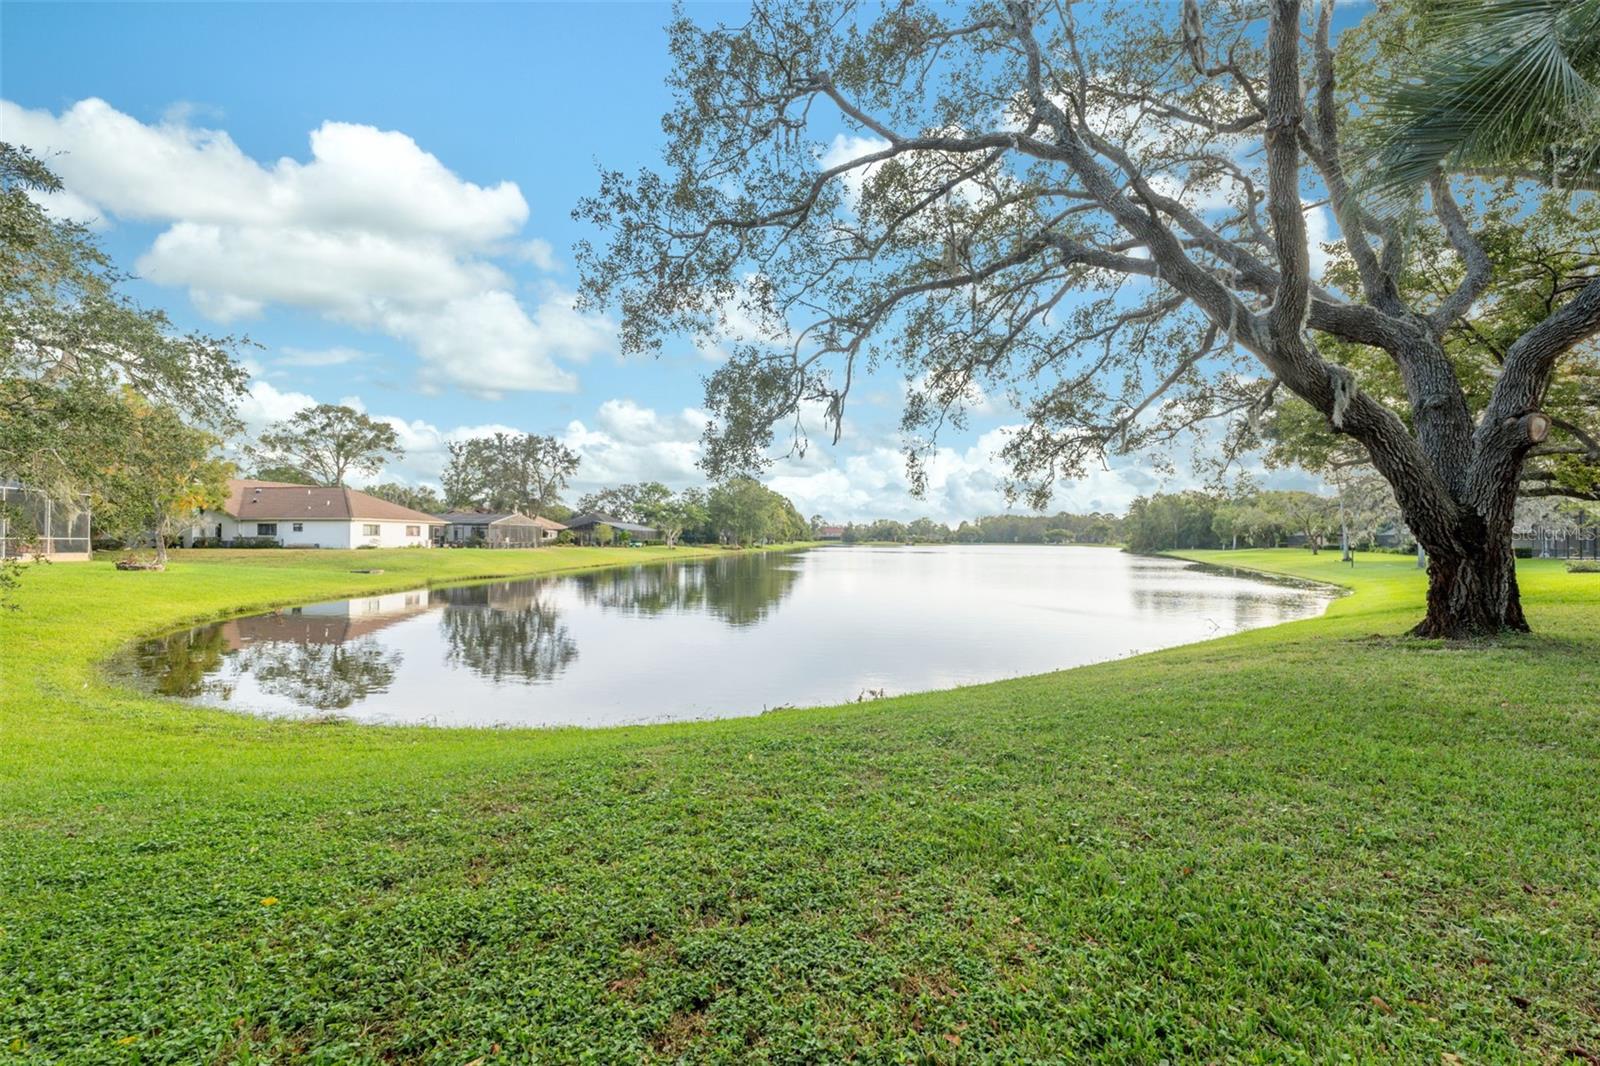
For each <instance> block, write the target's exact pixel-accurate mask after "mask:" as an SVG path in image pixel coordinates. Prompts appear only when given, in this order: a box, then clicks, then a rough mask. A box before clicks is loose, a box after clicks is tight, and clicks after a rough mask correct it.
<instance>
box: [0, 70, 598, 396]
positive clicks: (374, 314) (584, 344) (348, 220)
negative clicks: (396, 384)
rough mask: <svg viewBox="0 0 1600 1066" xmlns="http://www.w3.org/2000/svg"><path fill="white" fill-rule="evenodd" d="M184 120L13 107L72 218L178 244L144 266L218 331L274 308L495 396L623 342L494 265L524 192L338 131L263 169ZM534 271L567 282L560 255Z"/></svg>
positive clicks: (329, 129)
mask: <svg viewBox="0 0 1600 1066" xmlns="http://www.w3.org/2000/svg"><path fill="white" fill-rule="evenodd" d="M191 117H192V115H191V113H189V112H181V111H180V112H177V113H174V114H169V116H168V117H167V118H166V119H164V120H162V121H161V122H159V123H155V124H146V123H143V122H140V121H139V120H137V119H135V118H133V117H131V116H129V115H126V114H123V113H122V112H120V111H117V110H116V109H115V108H113V107H112V106H111V105H109V104H107V103H106V102H105V101H103V100H98V99H88V100H82V101H79V102H78V103H76V104H74V105H73V106H71V107H70V108H68V109H66V110H65V111H63V112H61V113H60V114H59V115H56V114H52V113H51V112H49V111H43V110H38V111H35V110H28V109H25V108H22V107H19V106H17V105H15V104H13V103H10V102H0V125H4V127H5V129H6V131H7V136H8V138H9V139H12V140H15V141H18V142H20V143H22V144H25V145H27V146H29V147H31V148H33V149H34V150H35V151H36V152H38V153H39V154H40V155H41V156H43V157H45V158H47V159H48V160H49V161H50V162H51V165H52V166H53V167H55V168H56V170H57V171H58V172H59V173H60V176H61V178H62V180H63V182H64V184H65V185H66V190H67V192H66V195H65V197H64V198H63V199H62V200H61V204H60V206H61V208H62V209H63V210H64V211H65V212H66V213H68V214H70V215H71V216H72V217H75V218H86V217H93V218H106V217H110V218H117V219H128V220H134V221H141V222H148V223H155V224H158V225H164V226H166V229H165V230H164V231H163V232H162V233H161V234H160V235H159V236H158V237H157V238H156V239H155V241H154V243H153V244H152V245H151V247H150V248H149V250H148V251H146V253H145V254H144V255H143V256H141V257H140V259H139V260H138V263H137V264H136V267H137V269H138V271H139V272H140V273H141V274H142V275H144V276H145V277H146V278H148V279H149V280H151V281H153V282H156V283H157V284H162V285H172V286H175V287H182V288H186V289H188V291H189V295H190V298H191V299H192V301H193V302H194V304H195V307H196V308H197V309H198V310H199V311H200V312H201V313H202V314H204V315H206V316H207V317H209V318H212V319H214V320H216V321H218V322H223V323H227V322H232V321H236V320H239V319H247V318H251V317H254V316H257V315H260V314H262V313H263V312H264V311H265V310H266V309H267V308H269V307H271V306H285V307H294V308H300V309H304V310H309V311H312V312H314V313H317V314H319V315H322V316H324V317H325V318H328V319H330V320H332V321H335V322H339V323H342V324H345V325H350V326H353V327H356V328H358V329H363V330H375V331H378V332H382V333H385V334H387V335H389V336H391V337H394V338H396V339H398V340H401V341H403V342H405V343H406V344H408V345H410V346H411V347H412V349H413V350H414V351H415V352H416V353H417V355H418V356H419V357H420V358H421V359H422V361H423V364H424V372H423V378H424V381H425V383H427V384H430V385H433V386H442V385H453V386H457V387H460V388H463V389H465V390H467V391H471V392H475V393H479V394H483V395H498V394H500V393H502V392H504V391H508V390H527V391H569V390H571V389H573V388H575V387H576V379H575V377H574V376H573V374H572V373H571V371H569V370H567V369H565V368H564V367H562V366H560V365H559V364H558V361H573V360H576V361H581V360H584V359H587V358H589V357H590V356H592V355H593V354H595V353H596V352H599V351H606V350H609V349H610V348H611V347H612V346H613V337H614V332H615V330H614V326H613V324H612V323H611V322H610V321H609V320H607V319H605V318H603V317H599V316H591V315H584V314H580V313H579V312H578V311H577V310H576V309H575V308H574V296H573V293H572V292H570V291H569V290H566V289H562V288H560V287H557V286H553V285H551V286H545V287H543V288H541V289H540V290H539V292H538V303H537V305H536V306H535V307H534V308H533V310H532V311H531V313H530V311H529V310H528V309H526V308H525V307H524V306H523V305H522V303H521V302H520V301H519V300H518V299H517V297H516V296H515V294H514V293H515V286H514V283H513V281H512V279H511V278H510V277H508V276H507V274H506V273H505V271H503V270H502V269H501V268H500V267H499V266H498V265H496V263H495V262H494V257H495V256H497V255H499V254H501V253H502V252H504V250H505V249H506V248H507V247H510V246H511V245H510V243H509V242H513V241H514V239H515V238H516V237H517V234H518V233H519V231H520V230H521V228H522V226H523V224H524V223H525V222H526V221H527V217H528V204H527V202H526V201H525V200H524V199H523V196H522V193H521V191H520V190H519V189H518V188H517V186H516V185H515V184H514V183H512V182H509V181H501V182H499V183H498V184H495V185H490V186H482V185H477V184H475V183H473V182H470V181H467V180H465V179H463V178H461V177H459V176H458V175H456V174H455V173H453V172H452V171H451V170H450V169H449V168H448V167H446V166H445V165H444V163H442V162H441V161H440V160H439V159H438V158H436V157H435V156H433V155H431V154H430V153H428V152H427V151H425V150H423V148H422V147H421V146H419V145H418V144H417V143H416V142H415V141H414V140H412V139H411V138H410V137H409V136H407V135H405V134H404V133H400V132H396V131H393V130H380V129H376V128H374V127H372V126H364V125H356V124H352V123H345V122H331V121H330V122H324V123H323V124H322V125H321V126H319V127H318V128H317V129H315V130H313V131H311V133H310V153H311V154H310V158H309V160H307V161H303V162H302V161H300V160H297V159H291V158H283V159H279V160H276V161H274V162H271V163H263V162H260V161H257V160H255V159H253V158H251V157H250V156H249V155H247V154H245V153H244V152H243V151H242V150H241V149H240V148H239V146H238V145H237V144H235V143H234V142H233V140H232V138H230V137H229V136H228V134H227V133H226V132H223V131H221V130H213V129H205V128H201V127H197V126H194V125H191V124H190V122H191ZM520 248H521V251H520V254H519V253H515V252H514V253H513V254H517V255H518V257H519V258H525V259H527V260H529V261H531V262H533V263H534V265H535V266H537V267H539V268H541V269H551V268H553V267H555V266H556V263H555V260H554V255H553V252H552V250H551V249H550V246H549V244H548V243H547V242H543V241H540V240H538V239H533V240H531V241H527V242H525V243H523V244H522V245H521V246H520Z"/></svg>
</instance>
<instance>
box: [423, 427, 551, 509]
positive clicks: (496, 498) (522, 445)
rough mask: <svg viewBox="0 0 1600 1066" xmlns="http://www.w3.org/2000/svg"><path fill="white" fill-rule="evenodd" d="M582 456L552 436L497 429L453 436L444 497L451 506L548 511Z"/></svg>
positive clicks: (446, 468)
mask: <svg viewBox="0 0 1600 1066" xmlns="http://www.w3.org/2000/svg"><path fill="white" fill-rule="evenodd" d="M578 462H579V458H578V453H577V452H575V451H573V450H572V449H571V448H569V447H567V446H566V445H565V444H562V443H561V442H560V441H559V440H557V439H556V438H555V437H550V436H539V435H537V434H532V433H494V434H491V435H489V436H487V437H473V438H472V439H470V440H464V441H452V442H451V443H450V459H449V462H448V463H447V464H446V466H445V470H444V477H443V479H442V480H443V482H444V497H445V501H446V503H448V504H449V505H450V506H451V507H486V508H488V509H489V510H491V511H519V512H521V513H523V514H528V515H532V514H541V513H546V512H548V511H550V510H551V509H553V508H555V507H557V506H559V504H560V500H561V492H562V490H563V489H565V488H566V487H567V483H568V482H569V481H571V480H572V476H573V475H574V474H576V473H577V472H578Z"/></svg>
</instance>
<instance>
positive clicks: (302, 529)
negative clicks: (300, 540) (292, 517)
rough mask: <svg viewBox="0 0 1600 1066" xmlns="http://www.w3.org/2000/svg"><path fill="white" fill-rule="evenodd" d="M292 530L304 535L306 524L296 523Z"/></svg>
mask: <svg viewBox="0 0 1600 1066" xmlns="http://www.w3.org/2000/svg"><path fill="white" fill-rule="evenodd" d="M292 528H293V529H294V531H295V532H296V533H304V532H305V531H306V524H305V523H304V522H296V523H295V524H294V526H293V527H292Z"/></svg>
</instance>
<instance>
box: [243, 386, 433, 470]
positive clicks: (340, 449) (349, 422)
mask: <svg viewBox="0 0 1600 1066" xmlns="http://www.w3.org/2000/svg"><path fill="white" fill-rule="evenodd" d="M251 455H252V457H253V458H254V459H255V461H256V463H257V464H258V465H262V466H269V467H270V466H286V467H289V468H291V469H293V470H298V471H301V472H302V473H304V474H305V475H306V476H307V477H309V478H311V479H313V480H314V481H315V483H316V484H319V485H343V484H344V481H345V478H346V477H347V476H348V475H350V474H368V475H371V474H376V473H378V472H379V471H380V470H382V469H383V468H384V466H385V465H386V464H387V463H388V462H389V461H390V460H391V459H399V458H401V457H402V456H404V455H405V450H404V449H403V448H401V447H400V437H399V435H398V434H397V433H395V431H394V427H393V426H391V425H390V424H389V423H387V422H384V421H382V420H380V419H376V418H373V417H372V416H371V415H368V414H366V413H365V412H363V411H357V410H356V409H355V408H353V407H347V406H345V405H344V404H336V403H319V404H316V405H314V406H311V407H305V408H302V409H300V410H299V411H296V412H295V413H294V414H293V415H291V416H290V417H289V418H286V419H284V420H283V421H281V422H274V423H273V424H272V425H270V426H268V427H267V428H266V429H264V430H262V432H261V435H260V437H259V438H257V442H256V445H255V447H254V448H253V449H251Z"/></svg>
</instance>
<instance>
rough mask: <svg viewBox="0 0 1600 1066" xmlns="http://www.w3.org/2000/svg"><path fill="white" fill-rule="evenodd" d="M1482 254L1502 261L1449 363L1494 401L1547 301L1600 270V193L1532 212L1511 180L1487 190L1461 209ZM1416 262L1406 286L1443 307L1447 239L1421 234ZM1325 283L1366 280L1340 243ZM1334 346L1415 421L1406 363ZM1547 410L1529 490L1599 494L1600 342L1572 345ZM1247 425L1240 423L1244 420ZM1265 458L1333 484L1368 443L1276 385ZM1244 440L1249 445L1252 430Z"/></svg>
mask: <svg viewBox="0 0 1600 1066" xmlns="http://www.w3.org/2000/svg"><path fill="white" fill-rule="evenodd" d="M1462 210H1463V212H1464V214H1465V215H1466V217H1468V218H1469V219H1470V220H1471V221H1472V223H1473V225H1474V226H1475V227H1476V230H1477V233H1478V235H1479V240H1480V242H1481V243H1482V245H1483V247H1484V249H1485V251H1486V253H1487V254H1488V255H1489V257H1490V258H1491V259H1493V260H1494V262H1495V263H1497V264H1498V265H1499V271H1498V278H1499V280H1498V282H1497V284H1496V287H1495V290H1494V295H1495V298H1494V299H1493V300H1491V301H1486V302H1485V303H1483V304H1482V305H1480V306H1479V308H1478V309H1477V311H1476V313H1475V314H1473V315H1472V316H1471V317H1470V318H1463V319H1461V320H1459V321H1458V322H1457V323H1455V324H1454V325H1453V326H1452V327H1451V328H1450V329H1448V330H1446V331H1445V333H1444V335H1443V344H1444V351H1445V354H1446V355H1447V357H1448V358H1449V360H1450V364H1451V369H1452V371H1453V372H1454V374H1455V377H1456V379H1457V380H1458V381H1459V382H1460V384H1461V386H1462V388H1463V390H1464V391H1465V393H1466V395H1467V398H1468V403H1469V405H1470V406H1471V407H1472V408H1473V409H1479V408H1481V407H1482V406H1483V405H1484V404H1487V403H1488V401H1489V397H1490V394H1491V393H1492V391H1493V389H1494V387H1495V383H1496V381H1497V380H1498V378H1499V375H1500V372H1501V368H1502V367H1503V366H1504V364H1505V361H1506V358H1507V355H1508V352H1509V350H1510V348H1511V346H1512V345H1513V344H1515V343H1516V341H1517V338H1518V337H1520V336H1522V335H1523V334H1524V333H1526V332H1527V331H1528V330H1530V329H1532V328H1533V327H1534V326H1535V325H1536V324H1537V323H1538V322H1539V321H1540V320H1542V319H1543V318H1544V317H1545V316H1546V315H1547V314H1548V313H1549V309H1550V308H1551V307H1552V306H1554V305H1555V304H1557V303H1559V302H1560V300H1561V299H1562V298H1563V297H1564V296H1565V295H1566V294H1568V293H1569V292H1571V291H1572V290H1573V289H1574V288H1575V287H1577V286H1580V285H1583V284H1585V283H1586V282H1587V280H1588V279H1589V278H1590V277H1593V276H1596V275H1600V201H1597V200H1595V199H1593V198H1588V199H1580V200H1577V201H1572V202H1569V201H1566V200H1561V199H1549V200H1546V201H1544V202H1542V203H1539V204H1538V205H1537V206H1535V207H1534V208H1532V209H1531V210H1530V209H1529V208H1528V205H1527V202H1526V200H1525V199H1524V198H1523V197H1522V196H1521V195H1520V194H1519V192H1518V190H1517V188H1516V186H1515V185H1514V184H1509V183H1508V184H1504V185H1500V186H1497V187H1495V188H1494V189H1492V190H1489V191H1488V192H1486V193H1485V194H1484V195H1483V196H1482V197H1481V198H1479V199H1478V200H1477V201H1476V202H1474V203H1469V204H1466V205H1463V208H1462ZM1411 249H1412V258H1411V260H1410V261H1409V262H1408V263H1407V265H1406V269H1405V270H1404V271H1403V272H1401V273H1400V275H1399V283H1400V286H1401V289H1402V292H1403V293H1404V294H1405V295H1406V296H1407V297H1408V298H1410V299H1413V300H1416V301H1418V302H1423V303H1434V304H1437V303H1440V302H1442V301H1444V300H1445V299H1446V298H1448V297H1449V295H1450V293H1451V292H1452V291H1453V290H1454V289H1455V288H1456V287H1457V286H1459V285H1460V283H1461V281H1462V273H1463V271H1462V269H1461V268H1460V267H1459V266H1457V265H1455V264H1454V262H1453V260H1451V258H1450V257H1449V255H1448V248H1447V247H1446V245H1445V240H1444V237H1443V236H1442V235H1441V234H1438V233H1428V232H1420V233H1418V234H1417V235H1416V237H1415V239H1414V241H1413V243H1412V245H1411ZM1327 280H1328V283H1329V284H1332V285H1336V286H1339V287H1350V286H1359V285H1360V278H1359V272H1358V270H1357V268H1356V266H1355V264H1354V263H1353V262H1352V261H1351V259H1350V256H1349V255H1348V254H1347V252H1345V251H1344V250H1343V246H1339V247H1337V248H1336V249H1335V253H1334V254H1333V256H1332V257H1331V260H1330V264H1329V269H1328V272H1327ZM1325 345H1326V348H1327V350H1328V351H1329V352H1330V353H1331V354H1333V355H1335V356H1337V358H1338V359H1339V361H1340V362H1341V363H1342V364H1343V365H1345V366H1348V367H1350V368H1351V369H1352V370H1353V371H1355V372H1356V373H1357V374H1359V375H1360V377H1361V379H1362V382H1363V385H1364V387H1365V388H1366V389H1367V391H1368V393H1369V395H1371V396H1372V397H1373V398H1374V399H1375V400H1377V401H1378V402H1380V403H1382V404H1383V405H1384V406H1385V407H1387V408H1388V409H1389V410H1390V411H1391V412H1393V413H1394V415H1395V416H1396V417H1397V418H1399V419H1400V420H1402V421H1403V422H1405V423H1406V424H1407V425H1408V426H1412V427H1413V428H1414V419H1413V417H1412V413H1411V409H1410V405H1409V402H1408V399H1407V391H1406V390H1407V386H1406V383H1405V380H1404V379H1403V377H1402V375H1401V373H1400V369H1399V367H1398V366H1397V365H1396V363H1395V362H1394V360H1392V359H1391V358H1389V357H1388V355H1386V354H1385V353H1384V352H1383V351H1382V350H1381V349H1377V348H1372V347H1368V346H1366V345H1362V344H1355V343H1349V342H1343V341H1340V340H1338V339H1336V338H1329V339H1327V340H1326V341H1325ZM1541 409H1542V410H1543V412H1544V413H1545V414H1546V415H1548V416H1549V417H1550V419H1551V420H1552V430H1551V437H1550V440H1548V441H1546V442H1545V443H1542V444H1540V445H1538V446H1536V447H1535V448H1533V449H1532V450H1531V451H1530V453H1529V455H1528V456H1527V459H1526V461H1525V462H1524V464H1523V469H1522V472H1521V487H1520V490H1519V495H1522V496H1566V497H1570V498H1573V499H1579V500H1595V499H1600V348H1597V346H1596V345H1595V344H1594V342H1593V341H1592V340H1591V341H1589V342H1586V343H1584V344H1581V345H1579V346H1577V347H1576V348H1574V350H1573V351H1572V352H1571V353H1569V356H1568V358H1567V359H1566V360H1565V361H1564V362H1563V363H1562V365H1561V367H1560V368H1559V371H1558V372H1557V373H1556V374H1555V375H1554V376H1553V378H1552V380H1551V383H1550V386H1549V388H1548V390H1547V391H1546V393H1545V396H1544V399H1543V405H1542V408H1541ZM1240 428H1243V426H1242V424H1241V427H1240ZM1260 439H1261V440H1263V441H1264V442H1265V444H1266V445H1267V452H1266V459H1267V463H1268V465H1269V466H1290V465H1293V466H1299V467H1302V468H1304V469H1306V470H1309V471H1311V472H1313V473H1315V474H1318V475H1319V476H1321V477H1322V478H1324V479H1325V480H1328V481H1334V480H1336V477H1337V475H1338V474H1339V472H1340V471H1347V470H1355V469H1366V470H1369V471H1370V470H1371V463H1370V458H1369V456H1368V454H1367V452H1366V449H1365V448H1364V447H1362V446H1361V444H1360V443H1359V442H1357V441H1356V440H1354V439H1353V438H1351V437H1349V436H1347V435H1344V434H1341V433H1338V432H1337V431H1335V430H1334V429H1333V427H1332V426H1331V425H1330V424H1329V422H1328V420H1327V418H1325V417H1323V416H1322V415H1321V414H1320V413H1318V412H1317V411H1315V410H1314V409H1312V407H1311V406H1310V405H1309V404H1307V403H1306V402H1305V401H1303V400H1301V399H1299V398H1297V397H1294V396H1292V395H1287V394H1284V393H1282V392H1281V391H1280V392H1277V393H1275V394H1274V402H1273V404H1272V406H1271V408H1270V409H1269V410H1268V411H1267V413H1266V414H1265V415H1264V416H1263V417H1262V419H1261V420H1260ZM1246 443H1247V444H1254V443H1255V438H1253V437H1252V438H1251V439H1250V440H1249V441H1248V442H1246Z"/></svg>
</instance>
